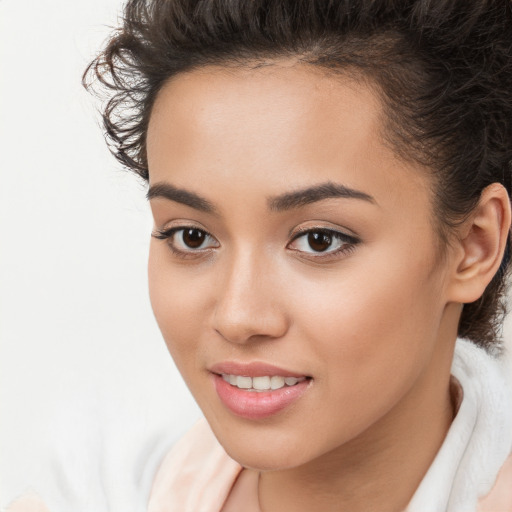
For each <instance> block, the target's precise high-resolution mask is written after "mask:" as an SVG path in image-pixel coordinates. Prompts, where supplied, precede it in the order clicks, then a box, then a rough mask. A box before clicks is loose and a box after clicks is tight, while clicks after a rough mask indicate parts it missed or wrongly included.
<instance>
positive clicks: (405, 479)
mask: <svg viewBox="0 0 512 512" xmlns="http://www.w3.org/2000/svg"><path fill="white" fill-rule="evenodd" d="M384 125H385V123H384V113H383V110H382V105H381V103H380V101H379V98H378V96H377V95H376V93H375V92H374V91H372V90H371V89H370V88H369V87H368V86H365V85H363V84H360V83H359V84H357V83H355V82H353V81H351V80H350V79H348V78H342V77H340V76H337V77H331V76H328V75H326V74H322V73H320V72H319V71H316V70H315V69H314V68H311V67H307V66H305V65H301V64H296V63H294V62H291V61H282V62H274V63H273V64H272V65H270V66H267V67H263V68H259V69H249V68H237V69H233V68H231V69H223V68H219V67H210V68H203V69H199V70H194V71H191V72H188V73H184V74H180V75H178V76H177V77H175V78H173V79H172V80H171V81H169V82H168V83H167V84H166V85H165V86H164V87H163V88H162V90H161V91H160V93H159V95H158V98H157V100H156V103H155V105H154V108H153V111H152V115H151V119H150V124H149V129H148V135H147V150H148V160H149V171H150V186H151V187H155V186H156V185H158V184H162V183H167V184H171V185H172V186H174V187H177V188H179V189H185V190H187V191H190V192H193V193H195V194H197V195H199V196H200V197H202V198H204V199H205V200H207V201H208V202H209V203H211V205H212V206H213V207H214V208H215V212H214V213H212V212H210V213H208V212H205V211H201V210H199V209H197V208H195V207H191V206H189V205H185V204H182V203H181V202H180V201H176V200H169V199H167V198H164V197H153V198H152V199H151V201H150V203H151V209H152V212H153V216H154V230H155V233H157V232H158V231H159V230H160V231H162V230H166V229H168V228H172V227H180V226H181V227H195V228H197V229H200V230H204V232H207V233H210V234H211V238H210V237H208V238H207V239H206V241H205V244H204V245H203V246H201V247H200V248H199V249H192V248H190V247H189V248H187V246H186V245H184V244H183V238H182V232H178V233H177V234H175V235H174V236H173V237H171V238H168V239H166V240H161V239H158V238H154V237H153V238H152V240H151V247H150V258H149V286H150V296H151V302H152V306H153V310H154V313H155V317H156V320H157V322H158V324H159V327H160V329H161V331H162V334H163V337H164V339H165V342H166V344H167V346H168V349H169V351H170V353H171V355H172V357H173V358H174V360H175V362H176V364H177V366H178V368H179V370H180V372H181V374H182V375H183V378H184V379H185V381H186V383H187V385H188V386H189V388H190V390H191V392H192V394H193V395H194V397H195V399H196V400H197V402H198V404H199V406H200V407H201V409H202V411H203V413H204V415H205V417H206V418H207V420H208V422H209V423H210V425H211V427H212V429H213V431H214V433H215V435H216V436H217V438H218V440H219V441H220V443H221V444H222V445H223V446H224V448H225V449H226V451H227V453H228V454H229V455H230V456H231V457H232V458H234V459H235V460H237V461H238V462H239V463H240V464H242V465H243V466H245V467H246V468H248V469H247V471H258V472H260V477H259V500H260V506H261V508H262V510H265V511H266V512H269V511H270V512H272V511H277V510H279V511H281V510H294V511H298V512H300V511H302V510H325V511H329V510H351V511H359V510H361V511H362V510H365V511H368V510H379V511H386V510H389V511H391V510H402V509H403V508H404V507H405V506H406V504H407V503H408V501H409V500H410V498H411V497H412V495H413V493H414V490H415V489H416V488H417V486H418V484H419V482H420V481H421V479H422V477H423V476H424V474H425V472H426V470H427V469H428V467H429V465H430V463H431V462H432V460H433V458H434V457H435V454H436V452H437V451H438V449H439V447H440V445H441V443H442V441H443V439H444V436H445V434H446V431H447V429H448V428H449V425H450V423H451V421H452V419H453V408H452V405H451V401H450V392H449V375H450V365H451V359H452V355H453V349H454V342H455V339H456V334H457V323H458V320H459V316H460V312H461V303H463V302H469V301H470V300H468V299H472V297H473V296H475V298H478V296H479V294H481V293H482V291H483V289H484V288H485V285H486V284H487V282H488V281H489V280H490V278H491V277H492V275H493V273H494V272H495V271H496V269H497V266H498V265H499V260H500V253H502V252H503V243H504V242H503V238H504V234H505V233H506V232H507V229H508V227H507V225H506V224H507V222H508V223H509V222H510V212H509V210H508V209H507V206H505V202H506V204H507V205H508V199H505V198H506V193H505V195H504V194H503V191H502V190H501V189H500V188H499V186H497V187H494V189H492V190H490V192H489V193H488V194H487V196H486V200H485V201H483V202H482V208H481V209H480V210H478V212H479V213H480V214H481V215H480V217H479V216H478V215H475V216H473V217H471V219H470V220H469V221H468V222H466V223H465V224H463V225H462V226H461V228H460V229H461V231H460V233H459V235H460V236H459V237H458V238H457V237H455V240H456V242H454V243H453V244H451V245H450V246H448V247H447V248H446V250H445V251H444V254H443V255H442V253H441V251H440V242H439V236H438V234H437V232H436V228H435V221H434V214H433V209H432V192H431V183H430V177H429V175H428V173H427V172H425V170H424V169H421V168H419V167H418V166H415V165H414V164H411V163H410V162H409V163H406V162H403V161H402V160H400V159H399V158H398V156H396V155H395V154H394V152H393V151H392V149H390V148H389V145H388V144H385V143H384V142H383V140H384V138H383V130H384ZM324 183H336V184H342V185H344V186H346V187H350V188H351V189H355V190H357V191H360V192H363V193H364V194H366V195H368V196H371V198H372V200H365V199H361V198H340V197H336V198H328V199H323V200H321V201H316V202H312V203H310V204H307V205H303V206H301V207H296V208H291V209H287V210H285V211H273V210H271V209H269V203H268V198H269V197H274V196H278V195H282V194H285V193H289V192H293V191H297V190H301V189H304V188H307V187H311V186H315V185H318V184H324ZM475 219H476V220H475ZM482 219H483V220H482ZM480 221H481V222H480ZM475 226H476V227H475ZM486 226H487V227H486ZM301 228H308V229H317V230H318V228H324V229H330V230H334V231H338V232H341V233H344V234H347V235H349V236H350V237H352V238H351V239H349V240H351V241H352V242H353V241H354V239H355V240H357V242H356V243H350V242H347V239H345V240H344V241H341V242H339V241H337V239H334V242H333V245H332V246H329V248H328V249H327V251H326V252H322V253H319V252H318V251H316V252H315V250H314V248H312V247H311V246H310V245H308V241H307V236H304V235H302V236H301V237H299V238H297V236H298V234H297V230H298V229H301ZM489 233H490V234H489ZM488 234H489V236H488ZM491 234H492V235H493V236H494V238H493V236H491ZM500 237H501V238H500ZM171 246H173V247H174V248H175V249H178V250H181V251H185V252H184V253H181V254H176V253H173V251H172V250H171ZM337 248H341V249H343V251H342V252H338V253H335V252H334V251H335V249H337ZM472 300H475V299H472ZM227 360H230V361H238V362H251V361H262V362H267V363H271V364H274V365H276V366H279V367H282V368H285V369H288V370H291V371H294V372H297V373H299V374H303V375H307V376H310V377H311V378H312V380H311V382H310V386H309V387H308V389H307V391H306V392H305V394H304V395H303V396H302V397H301V398H300V399H299V400H298V401H297V402H295V403H294V404H293V405H292V406H290V407H288V408H286V409H285V410H283V411H281V412H280V413H278V414H276V415H273V416H271V417H269V418H265V419H259V420H249V419H245V418H241V417H238V416H235V415H234V414H233V413H232V412H230V411H229V410H228V409H227V408H226V407H225V406H224V405H223V403H222V402H221V401H220V399H219V397H218V395H217V393H216V391H215V389H214V386H213V385H212V380H211V374H210V372H209V371H208V368H210V367H211V366H212V365H213V364H215V363H219V362H221V361H227ZM397 483H398V484H397Z"/></svg>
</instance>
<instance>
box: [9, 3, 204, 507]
mask: <svg viewBox="0 0 512 512" xmlns="http://www.w3.org/2000/svg"><path fill="white" fill-rule="evenodd" d="M120 5H121V2H119V1H118V0H108V1H107V0H80V1H78V0H24V1H20V0H0V173H1V179H0V223H1V224H0V229H1V231H0V233H1V238H0V301H1V302H0V341H1V345H0V350H1V352H0V404H1V405H0V503H1V504H2V505H5V504H6V502H7V501H8V500H10V498H11V497H12V496H13V495H14V494H17V493H18V492H21V491H23V490H25V489H26V486H25V485H26V484H27V483H29V484H30V485H31V486H33V487H34V488H35V490H38V491H39V490H40V489H41V488H43V487H45V486H46V485H47V480H48V479H49V478H50V475H49V473H48V467H47V466H48V460H49V459H48V458H49V457H50V456H51V457H54V456H55V453H54V450H55V446H56V445H59V444H60V446H61V448H60V449H62V452H63V453H62V454H61V456H62V457H61V458H62V459H64V460H65V461H66V464H68V463H69V464H71V465H74V466H76V467H74V469H73V471H75V470H76V472H77V473H79V474H80V477H79V479H82V480H83V485H84V488H85V487H87V485H89V484H90V485H92V486H93V485H95V484H91V483H90V481H91V479H95V478H100V476H99V475H98V477H96V476H95V475H92V474H89V473H90V472H91V471H93V472H95V473H99V472H100V471H99V469H96V468H95V469H91V470H90V469H88V468H87V467H86V466H87V465H88V464H89V460H90V461H93V459H94V457H95V453H97V452H98V453H99V452H101V451H103V452H104V451H105V450H104V448H102V447H101V446H100V443H101V436H102V434H103V432H102V429H104V428H105V427H102V426H101V423H104V424H107V425H109V427H108V428H109V429H110V432H107V434H106V438H107V439H110V440H111V441H112V444H113V445H114V446H113V447H110V448H109V449H110V450H113V453H112V454H111V455H110V457H111V458H116V457H117V459H118V461H119V465H120V466H123V467H122V468H121V470H125V469H126V466H128V465H130V461H131V460H135V459H137V457H139V456H140V450H141V446H142V445H143V444H144V443H149V444H151V443H153V444H154V445H156V448H155V450H156V451H157V452H161V451H162V450H163V448H165V445H169V444H170V443H172V442H173V441H174V440H175V439H176V438H177V437H178V436H179V435H181V434H182V433H183V432H184V431H185V430H186V429H187V428H188V426H189V425H191V424H192V423H193V422H194V421H195V419H196V418H197V417H199V411H198V409H197V407H196V405H195V404H194V402H193V400H192V398H191V397H190V395H189V393H188V390H187V389H186V387H185V385H184V384H183V383H182V380H181V377H179V374H178V372H177V371H176V369H175V367H174V364H173V363H172V360H171V358H170V356H169V354H168V352H167V349H166V347H165V345H164V343H163V341H162V340H161V336H160V333H159V331H158V328H157V326H156V323H155V321H154V318H153V315H152V312H151V308H150V303H149V298H148V292H147V286H146V260H147V246H148V241H149V234H150V230H151V220H150V214H149V209H148V206H147V204H146V203H147V202H146V200H145V198H144V194H145V188H144V186H143V185H142V184H141V183H140V182H138V181H137V180H136V179H135V178H134V177H133V176H131V175H130V174H128V173H126V172H124V171H122V170H121V169H120V166H119V165H118V164H117V162H116V161H115V160H114V158H113V157H111V156H110V154H109V152H108V151H107V149H106V147H105V144H104V142H103V136H102V132H101V130H100V128H99V127H98V124H99V121H98V116H97V115H96V113H95V110H94V106H93V99H92V98H91V97H90V95H89V94H88V93H87V92H86V91H85V90H83V88H82V87H81V84H80V80H81V75H82V72H83V70H84V68H85V66H86V64H87V63H88V62H89V60H90V59H91V57H92V56H93V55H94V53H95V52H96V51H97V50H98V48H99V46H100V44H101V42H102V41H103V40H104V39H105V38H106V37H107V34H108V33H109V28H108V26H107V25H114V24H116V20H117V12H118V10H119V6H120ZM116 428H117V430H118V431H119V436H120V438H117V437H116V434H115V433H114V432H112V431H113V430H115V429H116ZM108 436H110V438H109V437H108ZM107 442H109V441H107ZM116 446H117V447H116ZM151 446H153V445H151ZM116 449H117V450H118V451H119V453H115V450H116ZM152 449H153V448H151V450H152ZM148 450H149V451H151V450H150V449H149V448H148ZM153 451H154V450H153ZM84 454H85V455H84ZM93 462H94V461H93ZM141 464H142V462H141ZM91 467H92V466H91ZM67 470H68V468H64V472H66V471H67ZM112 471H117V469H116V468H112ZM106 472H107V471H106V470H105V471H104V473H106ZM105 478H106V477H105ZM130 478H132V476H130V475H128V476H126V477H125V480H127V481H128V480H130ZM122 479H123V477H122V475H118V476H116V478H115V480H116V481H121V480H122ZM127 485H129V483H127ZM77 492H78V491H77ZM120 492H121V491H120ZM90 510H91V511H92V510H94V509H93V508H92V507H91V508H90ZM126 510H128V509H126ZM74 512H75V511H74ZM94 512H98V509H96V510H94Z"/></svg>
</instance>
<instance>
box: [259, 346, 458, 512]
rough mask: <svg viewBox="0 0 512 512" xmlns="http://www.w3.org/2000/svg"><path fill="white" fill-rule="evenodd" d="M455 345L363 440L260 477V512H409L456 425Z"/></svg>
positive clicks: (444, 349) (447, 348) (436, 359)
mask: <svg viewBox="0 0 512 512" xmlns="http://www.w3.org/2000/svg"><path fill="white" fill-rule="evenodd" d="M453 344H454V343H453V342H451V343H445V344H444V345H442V349H441V350H439V351H437V353H435V354H434V357H433V360H432V364H430V365H429V367H428V369H427V370H426V371H425V372H424V374H422V375H421V376H420V377H419V379H418V380H417V382H416V383H415V385H414V386H413V387H412V388H411V390H410V391H409V393H407V395H406V396H404V397H403V399H402V400H401V401H400V402H399V403H398V404H397V405H396V406H395V407H394V408H393V409H392V410H391V411H389V412H388V413H387V414H386V415H385V416H384V417H383V418H381V420H379V422H377V423H376V424H374V425H372V426H371V427H370V428H369V429H368V430H366V431H365V432H363V433H361V434H360V435H359V436H358V437H357V438H355V439H353V440H351V441H350V442H349V443H346V444H344V445H342V446H340V447H338V448H337V449H336V450H333V451H332V452H329V453H327V454H325V455H323V456H321V457H319V458H317V459H315V460H313V461H310V462H308V463H307V464H305V465H303V466H300V467H295V468H290V469H286V470H279V471H271V472H264V473H261V474H260V479H259V500H260V506H261V509H262V510H264V511H265V512H274V511H276V512H277V511H281V510H294V511H296V512H302V511H310V510H322V511H326V512H328V511H331V510H332V511H335V510H336V511H339V510H350V511H352V512H359V511H361V512H363V511H367V510H379V511H382V512H387V511H389V512H391V511H393V512H397V511H400V510H404V509H405V508H406V506H407V504H408V502H409V501H410V499H411V498H412V496H413V494H414V491H415V490H416V488H417V487H418V486H419V484H420V482H421V480H422V478H423V477H424V475H425V473H426V472H427V470H428V468H429V466H430V465H431V463H432V461H433V460H434V458H435V455H436V453H437V452H438V451H439V448H440V447H441V444H442V443H443V441H444V438H445V436H446V433H447V431H448V429H449V427H450V425H451V422H452V420H453V416H454V412H453V406H452V401H451V395H450V363H451V359H452V358H451V355H450V352H451V353H453ZM447 356H448V357H447Z"/></svg>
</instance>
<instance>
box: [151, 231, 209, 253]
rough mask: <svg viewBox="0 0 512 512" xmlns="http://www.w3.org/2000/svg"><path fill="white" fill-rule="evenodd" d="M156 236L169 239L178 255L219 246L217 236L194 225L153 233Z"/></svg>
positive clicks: (171, 246)
mask: <svg viewBox="0 0 512 512" xmlns="http://www.w3.org/2000/svg"><path fill="white" fill-rule="evenodd" d="M152 236H153V237H154V238H158V239H159V240H167V243H168V245H169V247H170V248H171V250H172V251H173V252H174V253H175V254H177V255H184V256H185V255H188V254H193V253H194V252H198V253H200V252H201V251H204V250H207V249H211V248H216V247H219V243H218V242H217V240H215V238H214V237H213V236H212V235H211V234H210V233H208V232H207V231H205V230H203V229H199V228H197V227H194V226H178V227H173V228H169V229H165V230H158V231H156V232H154V233H152Z"/></svg>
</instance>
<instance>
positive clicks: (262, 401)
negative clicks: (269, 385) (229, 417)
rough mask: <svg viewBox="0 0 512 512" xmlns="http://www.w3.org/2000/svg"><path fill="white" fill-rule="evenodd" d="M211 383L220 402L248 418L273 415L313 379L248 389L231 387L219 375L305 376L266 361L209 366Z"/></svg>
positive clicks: (293, 398)
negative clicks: (269, 387) (275, 387)
mask: <svg viewBox="0 0 512 512" xmlns="http://www.w3.org/2000/svg"><path fill="white" fill-rule="evenodd" d="M210 372H212V374H211V377H212V379H213V385H214V387H215V390H216V391H217V394H218V396H219V398H220V400H221V401H222V403H223V404H224V405H225V406H226V407H227V408H228V409H229V410H230V411H231V412H233V413H234V414H236V415H237V416H241V417H243V418H247V419H253V420H255V419H262V418H267V417H269V416H272V415H274V414H276V413H278V412H280V411H282V410H283V409H285V408H286V407H288V406H289V405H291V404H292V403H294V402H295V401H296V400H298V399H299V398H300V397H301V396H302V395H303V394H304V393H305V392H306V390H307V389H308V388H309V386H310V384H311V380H312V379H306V380H303V381H302V382H298V383H297V384H295V385H294V386H284V387H282V388H280V389H275V390H272V391H271V390H269V391H248V390H245V389H240V388H238V387H236V386H232V385H231V384H229V383H228V382H226V381H225V380H224V379H223V378H222V376H221V375H220V374H228V375H243V376H246V377H260V376H264V375H268V376H270V377H271V376H273V375H280V376H282V377H297V378H300V377H305V375H301V374H298V373H294V372H290V371H288V370H284V369H282V368H278V367H276V366H273V365H269V364H266V363H259V362H254V363H249V364H243V363H236V362H233V361H230V362H225V363H219V364H216V365H214V366H212V367H211V368H210Z"/></svg>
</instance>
